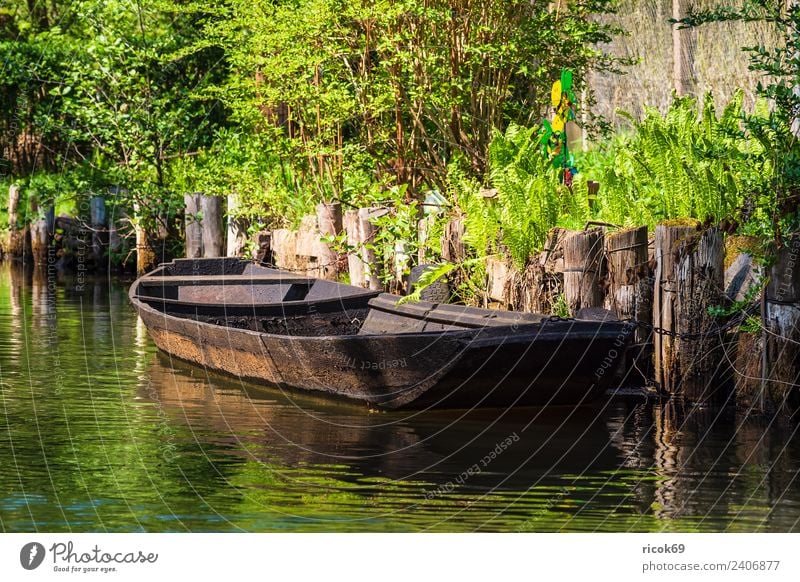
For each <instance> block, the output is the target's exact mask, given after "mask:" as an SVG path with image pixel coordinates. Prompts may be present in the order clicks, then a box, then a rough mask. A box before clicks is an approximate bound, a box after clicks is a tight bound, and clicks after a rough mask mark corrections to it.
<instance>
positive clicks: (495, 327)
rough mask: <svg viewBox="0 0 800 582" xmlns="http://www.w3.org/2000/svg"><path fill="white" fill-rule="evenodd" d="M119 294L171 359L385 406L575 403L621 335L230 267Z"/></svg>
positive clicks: (615, 327)
mask: <svg viewBox="0 0 800 582" xmlns="http://www.w3.org/2000/svg"><path fill="white" fill-rule="evenodd" d="M129 295H130V299H131V302H132V303H133V305H134V307H135V308H136V310H137V311H138V313H139V315H140V317H141V318H142V320H143V321H144V324H145V325H146V326H147V329H148V331H149V333H150V335H151V336H152V338H153V340H154V341H155V343H156V345H157V346H158V347H159V348H160V349H161V350H163V351H165V352H167V353H169V354H171V355H173V356H176V357H178V358H180V359H183V360H186V361H188V362H192V363H194V364H198V365H201V366H206V367H208V368H211V369H213V370H217V371H221V372H226V373H228V374H233V375H235V376H239V377H241V378H243V379H247V380H251V381H255V382H260V383H268V384H271V385H276V386H279V387H282V388H295V389H303V390H313V391H318V392H324V393H329V394H333V395H337V396H343V397H347V398H351V399H355V400H360V401H364V402H367V403H369V404H370V405H375V406H378V407H382V408H389V409H393V408H401V407H404V408H427V407H447V408H470V407H508V406H527V405H536V406H544V405H564V404H569V405H578V404H583V403H588V402H590V401H593V400H596V399H597V398H599V397H601V396H602V395H603V394H604V393H605V391H606V390H607V389H608V388H609V386H610V382H612V377H613V375H614V371H615V369H616V368H617V367H618V365H619V363H620V360H621V358H622V354H623V352H624V348H625V345H626V344H627V342H628V340H629V338H630V337H631V333H632V331H633V329H632V328H631V327H630V326H629V325H628V324H626V323H624V322H622V321H618V320H609V319H605V320H603V318H597V319H594V320H589V319H585V320H582V319H574V320H564V319H558V318H550V317H548V316H543V315H537V314H531V313H515V312H507V311H495V310H488V309H477V308H472V307H463V306H457V305H445V304H432V303H426V302H419V303H408V304H404V305H397V300H398V299H400V298H399V297H398V296H394V295H388V294H384V293H379V292H376V291H370V290H367V289H362V288H360V287H352V286H349V285H343V284H339V283H334V282H331V281H325V280H321V279H311V278H308V277H302V276H297V275H295V274H292V273H288V272H285V271H280V270H276V269H270V268H267V267H262V266H259V265H256V264H254V263H250V262H247V261H243V260H240V259H230V258H224V259H179V260H176V261H173V262H172V263H168V264H164V265H162V266H160V267H159V268H157V269H156V270H154V271H152V272H151V273H148V274H147V275H144V276H143V277H141V278H139V279H138V280H137V281H135V282H134V283H133V285H132V286H131V288H130V292H129Z"/></svg>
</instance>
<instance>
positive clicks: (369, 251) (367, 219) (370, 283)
mask: <svg viewBox="0 0 800 582" xmlns="http://www.w3.org/2000/svg"><path fill="white" fill-rule="evenodd" d="M387 212H388V210H387V209H385V208H360V209H359V210H358V229H359V232H360V237H361V260H362V261H363V263H364V281H365V284H364V285H363V286H364V287H366V288H368V289H375V290H379V289H383V283H382V282H381V278H380V276H381V265H379V264H378V262H377V260H376V254H375V244H376V241H375V237H376V235H377V234H378V229H377V227H376V226H375V225H374V224H373V223H372V221H373V220H374V219H375V218H378V217H379V216H383V215H384V214H386V213H387Z"/></svg>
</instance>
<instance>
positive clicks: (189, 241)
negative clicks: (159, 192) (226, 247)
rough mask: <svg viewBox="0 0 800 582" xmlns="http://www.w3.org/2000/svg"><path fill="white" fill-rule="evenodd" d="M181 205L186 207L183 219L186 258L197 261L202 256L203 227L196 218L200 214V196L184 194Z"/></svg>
mask: <svg viewBox="0 0 800 582" xmlns="http://www.w3.org/2000/svg"><path fill="white" fill-rule="evenodd" d="M183 203H184V205H185V207H186V210H185V218H184V230H185V232H186V258H187V259H199V258H202V256H203V225H202V222H201V221H200V220H198V218H197V215H198V214H199V213H200V212H201V209H200V194H198V193H194V194H184V195H183Z"/></svg>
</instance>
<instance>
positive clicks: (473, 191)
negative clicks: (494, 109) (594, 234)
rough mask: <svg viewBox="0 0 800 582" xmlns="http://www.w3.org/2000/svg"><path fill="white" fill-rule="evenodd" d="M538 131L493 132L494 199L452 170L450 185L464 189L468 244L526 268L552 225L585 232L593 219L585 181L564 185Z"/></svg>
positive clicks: (512, 127)
mask: <svg viewBox="0 0 800 582" xmlns="http://www.w3.org/2000/svg"><path fill="white" fill-rule="evenodd" d="M539 131H540V130H539V128H537V127H531V128H524V127H520V126H517V125H514V124H511V125H510V126H509V127H508V129H507V130H506V132H505V133H500V132H497V133H496V134H495V136H494V139H493V140H492V143H491V146H490V148H489V162H490V172H489V176H490V180H491V184H492V186H493V188H494V190H495V191H496V193H495V192H493V193H491V194H490V196H491V197H486V196H484V193H485V192H486V190H482V189H481V188H479V187H478V184H477V183H476V182H474V181H470V180H469V179H468V178H466V177H465V176H464V174H463V172H461V171H459V170H458V169H456V168H451V174H450V180H451V184H457V187H458V188H459V189H460V193H459V194H458V197H457V200H458V205H459V207H460V209H461V210H462V211H463V212H464V214H465V226H466V228H465V230H466V233H465V237H464V240H465V242H466V243H467V244H468V245H469V247H470V248H471V249H472V251H473V252H474V253H475V254H476V255H478V256H485V255H492V254H497V253H502V254H505V255H508V256H510V257H511V259H512V260H513V262H514V263H515V264H516V265H517V267H520V268H521V267H524V265H525V263H526V262H527V260H528V258H529V257H530V256H531V255H532V254H534V253H535V252H537V251H539V250H541V249H542V248H543V247H544V244H545V242H546V241H547V235H548V233H549V232H550V230H551V229H552V228H553V227H555V226H556V225H558V224H559V223H562V224H563V223H566V224H569V225H580V228H582V227H583V224H584V223H585V222H586V220H588V218H589V214H590V212H589V200H588V188H587V186H586V182H585V181H584V180H583V179H582V178H579V179H576V181H575V184H574V185H573V187H572V189H570V188H567V187H565V186H564V185H563V184H561V182H560V180H559V179H558V170H557V169H555V168H553V167H552V166H551V165H550V164H549V163H548V161H547V159H546V158H545V157H544V156H543V155H542V153H541V151H540V149H539ZM492 195H494V196H492Z"/></svg>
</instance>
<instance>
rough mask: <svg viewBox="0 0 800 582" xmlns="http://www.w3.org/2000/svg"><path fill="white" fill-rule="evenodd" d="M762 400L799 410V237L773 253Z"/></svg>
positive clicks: (766, 322)
mask: <svg viewBox="0 0 800 582" xmlns="http://www.w3.org/2000/svg"><path fill="white" fill-rule="evenodd" d="M764 319H765V321H764V325H765V338H766V339H765V342H764V343H765V346H766V370H765V378H766V383H765V384H766V385H765V388H766V396H767V397H768V398H769V400H770V401H771V402H772V404H773V406H774V407H775V409H779V410H780V409H783V410H786V411H793V410H795V409H797V408H798V407H800V235H795V236H794V237H793V238H792V239H791V240H790V241H789V244H787V245H786V246H784V247H783V248H782V249H780V250H779V251H778V252H777V256H776V260H775V264H774V265H773V266H772V269H771V270H770V278H769V283H768V284H767V288H766V306H765V318H764Z"/></svg>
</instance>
